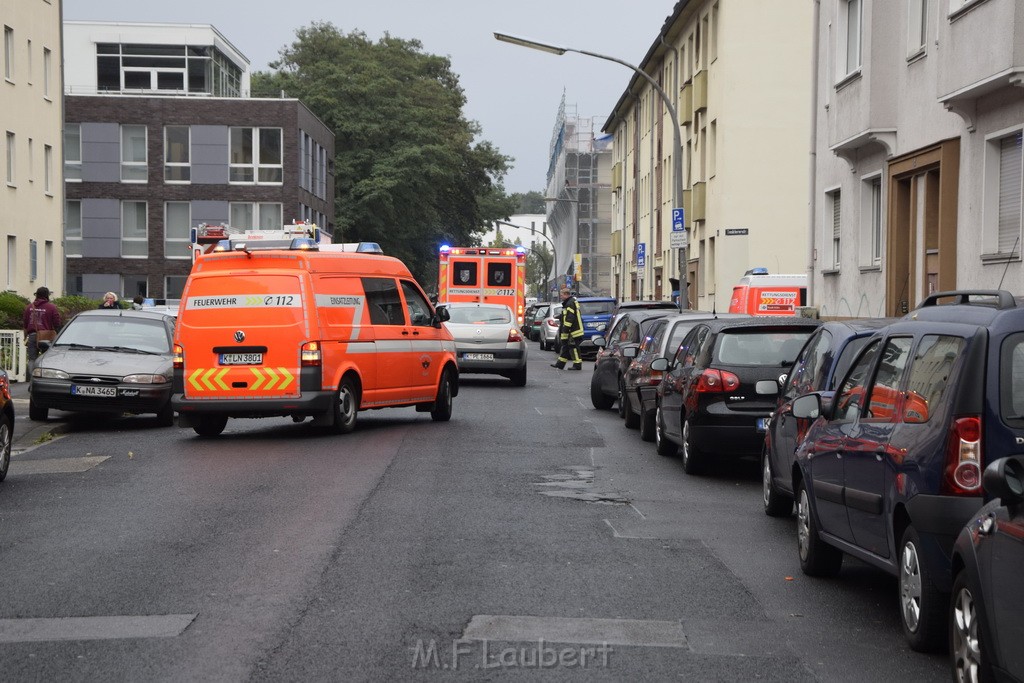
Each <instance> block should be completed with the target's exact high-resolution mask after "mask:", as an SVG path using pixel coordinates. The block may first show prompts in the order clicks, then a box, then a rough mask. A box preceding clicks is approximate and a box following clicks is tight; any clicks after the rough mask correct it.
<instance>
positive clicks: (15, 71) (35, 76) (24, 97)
mask: <svg viewBox="0 0 1024 683" xmlns="http://www.w3.org/2000/svg"><path fill="white" fill-rule="evenodd" d="M0 25H2V28H3V44H2V49H3V52H2V53H0V70H2V71H0V73H2V76H3V79H2V80H0V103H2V104H0V163H2V164H3V166H2V167H0V169H2V170H0V173H2V174H3V175H2V181H3V182H2V184H0V239H2V240H3V251H2V252H0V253H2V255H3V256H2V261H0V263H2V265H3V268H4V274H3V278H4V280H3V287H4V289H6V290H11V291H15V292H18V293H19V294H21V295H23V296H26V297H29V298H31V296H32V294H33V292H35V290H36V289H38V288H39V287H41V286H45V287H47V288H49V289H51V290H52V291H54V292H55V293H58V294H59V293H60V292H62V291H63V289H64V274H63V270H64V269H63V265H62V260H63V257H62V249H61V225H62V222H63V189H62V180H61V167H60V158H61V154H62V151H61V119H62V116H61V70H60V65H61V30H60V27H61V0H0Z"/></svg>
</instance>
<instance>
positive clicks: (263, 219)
mask: <svg viewBox="0 0 1024 683" xmlns="http://www.w3.org/2000/svg"><path fill="white" fill-rule="evenodd" d="M282 214H283V205H282V204H275V203H272V202H265V203H254V202H231V227H232V228H236V229H239V230H255V229H259V230H280V229H281V226H283V225H284V219H283V217H282Z"/></svg>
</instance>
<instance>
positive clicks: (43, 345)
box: [36, 339, 53, 353]
mask: <svg viewBox="0 0 1024 683" xmlns="http://www.w3.org/2000/svg"><path fill="white" fill-rule="evenodd" d="M52 343H53V342H52V341H51V340H49V339H47V340H45V341H43V340H38V339H37V340H36V349H37V350H38V351H39V353H43V352H44V351H46V350H47V349H49V348H50V344H52Z"/></svg>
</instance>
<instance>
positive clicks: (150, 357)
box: [28, 309, 174, 427]
mask: <svg viewBox="0 0 1024 683" xmlns="http://www.w3.org/2000/svg"><path fill="white" fill-rule="evenodd" d="M173 334H174V317H173V316H171V315H168V314H166V313H159V312H150V311H124V310H116V309H110V310H102V309H101V310H94V311H85V312H83V313H79V314H78V315H76V316H75V317H74V318H72V319H71V320H70V321H69V322H68V324H67V325H65V326H64V328H63V329H61V331H60V333H59V334H58V335H57V338H56V339H54V340H53V342H43V343H42V344H41V346H40V348H41V349H43V350H44V353H43V354H42V355H41V356H40V357H39V359H38V360H37V361H36V363H35V366H34V367H33V369H32V375H31V378H30V379H29V385H28V391H29V404H28V415H29V418H30V419H32V420H37V421H45V420H46V418H47V417H48V415H49V411H50V409H51V408H55V409H57V410H69V411H75V412H82V413H112V414H122V413H135V414H137V413H156V416H157V424H158V425H160V426H161V427H169V426H171V425H172V424H174V409H173V408H172V407H171V375H172V372H171V364H172V361H173V354H172V352H171V339H172V337H173Z"/></svg>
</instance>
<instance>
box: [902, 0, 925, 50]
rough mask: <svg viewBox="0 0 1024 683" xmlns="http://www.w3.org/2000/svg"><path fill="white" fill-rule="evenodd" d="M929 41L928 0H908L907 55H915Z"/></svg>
mask: <svg viewBox="0 0 1024 683" xmlns="http://www.w3.org/2000/svg"><path fill="white" fill-rule="evenodd" d="M927 42H928V0H907V56H908V57H914V56H916V55H918V54H920V53H922V52H924V49H925V43H927Z"/></svg>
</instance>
